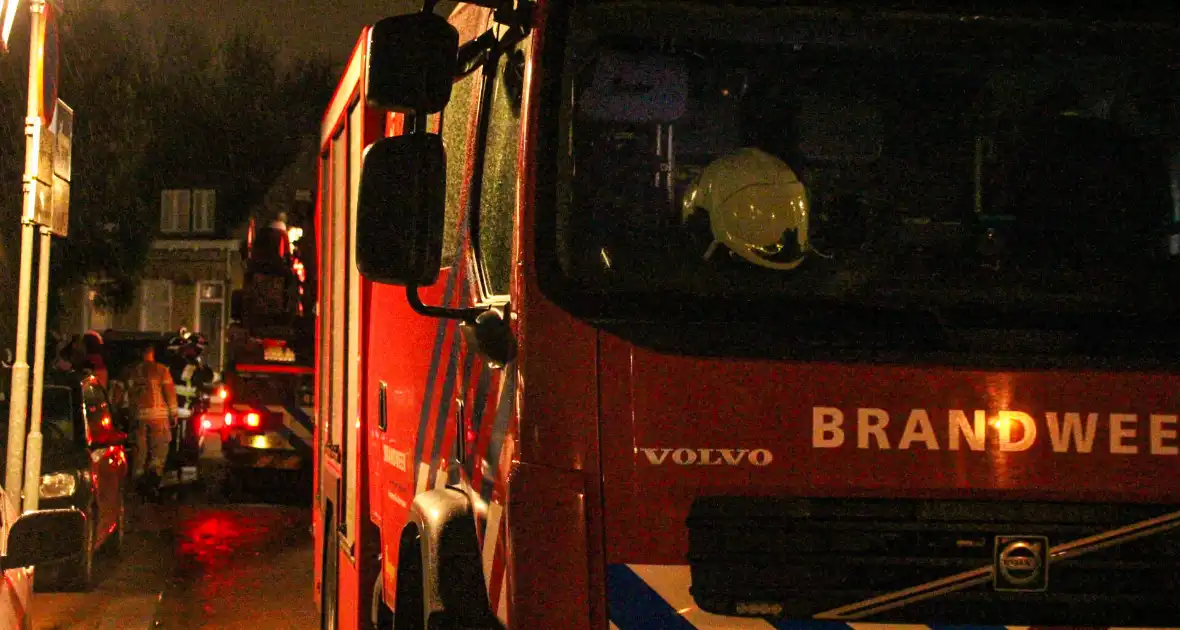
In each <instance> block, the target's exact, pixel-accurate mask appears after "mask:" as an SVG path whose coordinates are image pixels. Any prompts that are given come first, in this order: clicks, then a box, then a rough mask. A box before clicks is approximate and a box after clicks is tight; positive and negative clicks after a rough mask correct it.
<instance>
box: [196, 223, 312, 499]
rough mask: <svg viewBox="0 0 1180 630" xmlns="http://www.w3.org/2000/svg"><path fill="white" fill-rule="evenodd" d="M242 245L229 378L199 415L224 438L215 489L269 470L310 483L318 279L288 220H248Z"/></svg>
mask: <svg viewBox="0 0 1180 630" xmlns="http://www.w3.org/2000/svg"><path fill="white" fill-rule="evenodd" d="M309 218H310V217H309ZM308 240H310V239H308ZM307 249H308V250H310V249H311V248H307ZM245 250H246V256H245V258H246V269H245V274H244V275H245V277H244V281H243V287H242V289H241V291H240V292H235V296H234V302H235V309H234V311H235V314H236V315H237V317H236V318H235V319H236V321H235V322H234V324H233V325H231V326H230V327H229V328H228V333H229V335H228V337H229V339H228V342H227V344H226V350H227V355H228V357H227V358H228V361H227V363H226V370H225V379H224V384H223V385H222V386H220V387H218V388H216V390H215V391H214V392H212V395H211V399H210V401H209V405H208V409H207V410H206V412H205V413H204V414H203V416H202V417H201V420H200V427H201V430H202V431H204V432H206V433H212V432H216V433H218V434H219V437H220V438H221V441H220V444H221V453H222V455H223V456H224V458H225V463H226V466H225V467H224V469H223V470H219V471H217V472H218V473H220V474H222V476H221V481H220V482H219V483H213V484H211V485H210V489H211V490H212V491H214V492H215V493H218V492H223V491H225V492H229V493H231V494H232V493H233V491H234V490H235V489H236V488H238V487H239V486H240V485H241V484H242V483H244V482H245V481H246V478H247V477H254V476H257V475H258V474H260V473H263V472H264V471H282V472H284V473H293V474H292V475H289V476H292V477H294V479H293V480H292V481H299V480H302V482H304V483H305V482H306V480H307V479H308V477H309V476H310V474H311V471H312V465H313V461H312V460H313V459H314V458H313V455H312V432H313V430H314V421H313V419H312V418H313V414H314V410H313V399H314V378H315V377H314V371H315V368H314V367H313V363H314V336H315V332H314V331H315V316H314V313H312V312H310V311H311V309H310V306H311V305H313V304H314V302H313V300H312V294H313V291H314V285H313V284H312V283H309V282H306V280H307V278H306V272H305V270H304V262H303V260H304V259H306V258H308V256H307V254H306V253H305V252H304V251H303V250H304V247H301V246H300V245H297V244H295V243H293V242H292V239H290V238H289V236H288V226H287V225H286V223H285V222H283V221H275V222H272V223H271V224H269V225H266V226H259V225H256V223H255V221H253V220H251V222H250V226H249V230H248V232H247V238H246V243H245Z"/></svg>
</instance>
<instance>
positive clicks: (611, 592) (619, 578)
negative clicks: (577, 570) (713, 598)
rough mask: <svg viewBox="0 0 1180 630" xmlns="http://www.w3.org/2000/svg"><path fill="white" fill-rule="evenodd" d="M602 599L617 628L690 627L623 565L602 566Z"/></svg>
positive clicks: (671, 629) (687, 629) (684, 629)
mask: <svg viewBox="0 0 1180 630" xmlns="http://www.w3.org/2000/svg"><path fill="white" fill-rule="evenodd" d="M606 601H607V607H608V614H609V615H610V620H611V621H613V622H614V623H615V625H616V626H618V627H619V630H639V629H644V628H651V629H653V630H693V626H692V624H691V623H689V622H688V621H687V620H685V619H684V617H681V616H680V615H678V614H676V610H674V609H673V608H672V606H671V605H669V604H668V602H666V601H664V598H663V597H660V596H659V594H658V593H656V592H655V591H654V590H652V588H651V587H650V586H648V585H647V583H646V582H644V581H643V580H642V579H641V578H640V577H639V576H638V575H635V572H634V571H632V570H631V568H630V567H628V566H627V565H625V564H612V565H609V566H607V568H606Z"/></svg>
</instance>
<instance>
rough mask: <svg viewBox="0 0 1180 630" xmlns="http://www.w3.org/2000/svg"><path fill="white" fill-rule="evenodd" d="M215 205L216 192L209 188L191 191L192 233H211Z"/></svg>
mask: <svg viewBox="0 0 1180 630" xmlns="http://www.w3.org/2000/svg"><path fill="white" fill-rule="evenodd" d="M216 204H217V191H215V190H213V189H211V188H199V189H197V190H194V191H193V231H194V232H202V233H208V232H212V231H213V218H214V209H215V207H216Z"/></svg>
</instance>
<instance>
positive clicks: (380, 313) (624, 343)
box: [314, 3, 1180, 630]
mask: <svg viewBox="0 0 1180 630" xmlns="http://www.w3.org/2000/svg"><path fill="white" fill-rule="evenodd" d="M548 6H549V5H548V4H546V3H541V4H539V5H538V7H537V12H536V14H535V16H534V17H535V22H534V26H533V31H532V35H531V37H530V39H529V40H527V46H526V50H528V61H527V63H526V65H525V79H524V86H525V96H524V102H523V108H522V110H521V111H522V112H523V113H522V115H521V118H522V125H521V128H520V145H519V146H520V157H519V164H518V168H517V169H516V177H517V182H516V184H517V186H518V193H517V196H516V206H515V225H516V228H515V232H514V239H513V246H512V261H513V265H512V269H513V274H512V280H511V294H510V296H509V297H510V302H511V305H512V308H511V317H510V319H509V322H510V326H511V329H512V332H513V335H514V337H515V339H516V342H517V354H516V358H515V359H514V361H512V362H510V363H509V364H508V365H506V366H505V367H503V368H494V367H490V366H488V365H486V364H485V360H484V358H483V357H482V356H481V355H479V354H477V353H475V352H473V351H472V350H471V349H470V348H469V347H468V346H467V344H466V343H464V341H463V337H462V335H461V334H460V331H459V326H458V324H457V323H456V322H455V321H453V320H446V319H434V318H429V317H425V316H423V315H420V314H418V313H416V312H415V311H413V310H412V309H411V308H410V306H409V305H408V304H407V301H406V298H405V291H404V289H403V288H401V287H395V286H385V285H380V284H376V283H373V282H370V281H367V280H365V279H364V278H362V277H361V276H360V275H359V274H358V273H357V271H356V264H355V254H354V251H353V236H349V235H350V234H353V235H354V232H352V233H350V232H349V230H350V229H353V228H354V222H355V216H356V210H355V200H356V194H357V185H358V181H359V177H360V173H359V167H360V164H361V159H360V155H361V151H363V147H365V146H368V145H369V144H370V143H371V142H373V141H375V140H377V139H378V138H380V137H382V136H386V135H389V136H392V135H398V134H400V133H401V130H402V119H401V117H400V116H398V115H392V114H391V115H388V116H385V115H383V114H380V113H378V112H376V111H372V110H369V109H366V105H365V95H364V92H363V90H364V78H363V77H364V68H365V67H367V60H366V49H365V42H366V40H367V34H368V30H366V31H365V33H362V36H361V39H360V41H359V42H358V45H357V47H356V49H355V50H354V52H353V56H352V58H351V61H350V63H349V66H348V70H347V71H346V74H345V76H344V78H343V80H342V82H341V84H340V87H339V88H338V90H337V93H336V95H335V97H334V99H333V102H332V105H331V106H330V107H329V110H328V112H327V114H326V116H325V118H324V124H323V133H322V146H323V159H322V160H321V178H320V182H321V190H320V195H319V202H318V208H319V211H318V214H317V223H316V235H317V236H316V238H317V241H318V242H319V243H320V244H321V247H320V255H321V258H320V264H319V265H318V268H319V269H320V273H321V279H320V282H319V287H320V293H319V295H320V298H319V306H318V314H319V317H320V327H319V329H318V340H317V348H318V349H319V352H320V355H319V359H318V370H317V385H316V392H317V403H316V411H317V413H316V417H317V418H318V421H317V431H316V446H315V453H316V502H315V518H314V527H315V537H316V544H317V550H318V552H317V554H316V567H315V575H316V600H317V602H318V603H319V604H320V605H321V610H323V611H324V613H325V620H324V621H325V626H324V627H342V628H359V627H362V626H365V625H366V624H367V623H368V622H369V617H370V611H371V610H372V609H374V608H375V606H376V604H383V605H385V606H386V607H389V608H393V606H394V603H395V596H394V594H395V593H397V592H398V566H399V565H398V561H399V558H400V554H401V553H402V552H403V546H404V545H405V541H407V540H409V539H408V538H406V537H405V533H406V532H407V530H409V531H410V533H411V538H412V537H413V534H415V533H418V534H421V532H418V531H417V530H416V527H417V526H416V525H415V520H414V517H413V515H412V514H411V510H412V505H413V504H414V501H415V498H416V497H419V496H420V495H422V494H423V493H425V492H427V491H430V490H432V489H442V488H445V487H448V486H451V487H454V488H456V489H459V490H460V491H461V492H463V493H465V494H466V495H467V496H468V497H469V498H470V503H471V511H472V514H473V516H474V521H475V533H476V536H477V544H478V550H479V562H480V568H481V569H482V570H481V573H482V576H483V578H484V581H485V586H486V598H487V601H488V602H489V609H490V611H491V612H492V613H494V614H495V616H496V617H497V618H498V620H499V622H500V623H503V624H505V625H506V626H508V627H512V628H524V629H526V630H542V629H557V628H561V629H574V628H594V629H603V628H608V627H609V628H620V629H622V630H626V629H628V628H722V627H728V628H786V627H796V626H798V627H802V626H803V625H804V624H805V623H807V622H779V621H774V620H773V619H772V615H771V614H770V613H768V615H767V618H765V619H763V618H758V617H750V616H744V617H737V616H722V615H718V614H712V613H709V612H705V611H704V610H702V609H701V607H700V605H699V602H696V601H694V599H693V595H692V594H690V590H689V589H690V583H691V582H692V579H691V577H692V574H691V571H690V563H689V562H688V561H687V560H686V558H688V557H689V556H690V555H691V553H690V547H691V546H692V545H691V541H690V536H691V534H692V532H693V527H694V526H693V525H690V526H688V527H686V523H693V522H694V521H693V519H694V518H701V519H704V518H706V517H703V516H702V517H696V516H694V502H696V501H698V500H699V499H701V498H702V497H704V498H708V497H725V498H729V499H732V498H743V497H744V498H748V499H750V500H751V501H757V500H763V499H766V498H768V497H811V498H818V499H820V500H822V499H846V500H847V501H848V502H849V503H848V504H849V505H857V504H856V503H855V501H860V500H871V499H887V500H891V501H897V502H901V501H915V502H920V501H930V502H933V503H932V504H938V502H940V501H950V500H974V501H980V502H984V503H983V505H985V506H986V505H990V504H993V503H994V504H995V505H997V506H999V505H1000V504H1001V503H1002V504H1004V505H1005V506H1010V505H1013V504H1016V505H1020V504H1027V505H1052V504H1060V503H1065V504H1071V505H1075V506H1076V505H1082V506H1085V505H1088V504H1097V503H1101V504H1116V503H1117V504H1121V503H1130V504H1140V505H1165V504H1168V503H1180V475H1178V474H1177V453H1178V451H1180V439H1178V437H1177V434H1178V432H1180V424H1178V422H1177V414H1178V413H1180V376H1178V375H1176V374H1172V373H1142V372H1113V371H1111V372H1099V371H1090V370H1080V369H1075V370H1047V369H1046V370H984V369H963V368H955V367H950V366H942V367H938V366H936V367H927V366H906V365H901V364H897V365H891V364H880V363H877V364H869V363H836V362H818V363H817V362H803V361H795V362H791V361H782V360H769V359H753V358H749V359H747V358H740V357H725V358H709V357H701V356H683V355H678V354H676V353H674V352H664V351H659V350H655V349H651V348H647V347H644V346H642V345H641V344H637V343H635V342H633V341H628V340H626V339H624V338H622V337H621V336H618V335H615V334H613V333H611V332H608V331H607V330H605V329H600V328H597V327H595V326H592V325H590V324H588V323H587V322H586V321H584V320H583V319H580V318H577V317H575V316H573V315H572V314H570V313H569V312H567V311H566V310H564V309H563V308H561V307H560V306H558V305H557V304H556V303H555V302H554V301H553V300H552V299H550V297H549V296H548V295H546V293H545V292H543V291H542V289H541V287H540V285H539V284H538V279H537V264H538V263H537V260H536V255H537V254H536V234H535V231H534V230H535V226H536V225H537V221H536V216H535V208H534V204H533V203H532V201H531V200H533V199H534V197H535V195H536V168H537V166H536V165H537V151H538V148H537V146H538V142H537V138H536V134H538V133H539V129H540V125H538V116H539V115H540V113H539V108H538V106H537V102H538V101H539V99H540V98H541V96H540V81H538V80H537V77H538V73H540V72H542V71H543V70H542V69H541V68H540V66H539V65H538V62H537V60H538V59H539V58H540V56H541V55H542V54H543V53H542V51H544V50H545V48H544V47H545V46H546V42H545V36H546V28H545V21H546V16H547V12H548ZM490 13H491V12H490V11H489V10H487V9H484V8H479V7H475V6H472V5H460V7H459V8H458V9H457V10H456V11H455V12H454V13H453V14H452V16H451V18H450V20H451V22H452V23H453V24H455V25H456V26H457V28H458V29H459V32H460V41H461V42H464V41H469V40H471V39H473V38H474V37H475V36H477V35H478V34H479V33H482V32H483V31H484V30H485V29H486V28H487V27H488V25H489V20H490V17H491V16H490ZM474 92H475V95H476V96H478V90H475V91H474ZM473 101H474V102H473V103H472V104H471V106H470V107H468V108H467V111H469V112H474V111H475V110H476V109H477V106H476V103H478V101H477V100H475V99H473ZM453 104H454V101H452V106H453ZM350 108H357V109H356V111H358V112H359V113H358V114H356V115H355V116H350V114H349V112H350V111H352V110H351V109H350ZM444 116H445V112H444ZM431 120H432V124H433V125H437V120H436V119H435V118H434V117H432V118H431ZM350 121H351V122H350ZM357 123H359V124H360V129H359V130H353V129H352V128H351V127H349V124H357ZM433 128H434V129H437V126H435V127H433ZM342 131H343V132H345V134H346V135H350V136H351V137H352V138H353V140H354V141H355V140H361V141H362V144H360V145H356V144H355V142H354V145H353V146H344V145H341V144H339V141H334V140H333V138H336V137H340V136H338V134H340V133H341V132H342ZM474 131H475V122H474V117H473V118H472V120H471V122H470V123H469V133H472V134H473V133H474ZM334 142H335V143H334ZM472 144H474V143H472ZM473 159H474V149H473V150H472V151H470V152H469V155H468V156H467V162H466V167H465V170H464V172H465V174H466V176H467V177H470V175H471V168H472V166H471V165H472V161H473ZM341 160H344V161H345V162H346V164H345V165H344V166H346V168H345V167H343V166H340V161H341ZM341 175H343V177H344V178H345V180H344V183H342V184H338V181H340V180H339V177H341ZM338 186H344V187H345V188H344V190H345V191H346V192H338ZM465 190H466V189H465ZM465 194H466V192H464V195H465ZM459 206H460V207H465V203H464V202H463V200H460V203H459ZM459 220H460V221H463V220H464V218H463V217H460V219H459ZM452 227H453V226H448V229H451V228H452ZM462 242H463V246H462V247H461V248H460V251H461V252H462V253H461V257H460V258H459V260H458V263H457V264H456V265H455V266H453V267H446V268H444V269H443V271H442V273H441V275H440V276H439V279H438V281H437V282H436V283H435V284H433V285H432V286H429V287H422V292H421V295H422V300H423V302H424V303H426V304H437V305H444V306H452V307H460V306H471V305H478V304H485V303H496V300H489V299H488V297H487V296H484V295H482V293H481V289H480V286H479V284H478V283H477V282H475V281H474V279H473V277H472V276H471V274H470V273H469V272H468V270H469V269H470V268H471V266H472V261H471V259H470V256H472V255H473V254H472V248H471V247H470V246H469V244H468V243H466V241H462ZM347 292H351V296H350V297H349V296H348V293H347ZM459 417H462V418H463V426H464V427H466V435H464V436H463V438H464V439H463V440H462V442H463V447H464V449H465V452H466V454H467V456H466V458H465V464H464V465H463V466H462V468H461V469H459V467H457V466H456V465H455V464H454V462H455V459H454V457H455V453H456V451H457V449H458V448H459V447H458V445H457V440H456V438H457V436H456V430H457V426H459V424H458V423H457V422H456V419H457V418H459ZM382 419H384V420H382ZM383 423H384V427H383V426H382V424H383ZM350 470H351V476H350V473H349V471H350ZM350 501H351V502H352V503H351V507H347V508H345V507H342V504H345V505H347V504H348V503H349V502H350ZM765 509H766V510H769V512H767V513H768V514H772V515H773V513H774V510H776V509H779V508H777V507H773V506H772V507H766V508H765ZM782 509H784V510H785V509H786V508H782ZM997 509H999V508H997ZM1061 509H1066V508H1061ZM723 511H724V510H722V512H723ZM985 511H986V510H985ZM734 518H739V517H738V516H734ZM740 518H747V517H744V516H743V517H740ZM883 518H884V517H883ZM748 519H749V522H752V521H753V520H756V518H755V517H754V516H749V517H748ZM342 521H348V522H347V523H346V527H345V529H346V532H338V531H336V530H337V529H338V528H339V527H340V523H341V522H342ZM749 522H747V523H746V524H747V525H749ZM1120 524H1123V525H1126V524H1129V523H1120ZM699 527H701V528H704V527H705V526H704V525H701V526H699ZM1030 528H1031V529H1032V530H1033V531H1023V530H1021V531H1015V532H1010V533H1016V534H1037V533H1038V532H1037V531H1035V530H1036V527H1032V526H1030ZM701 531H703V529H702V530H701ZM1063 540H1064V539H1063ZM1052 542H1053V543H1054V544H1056V543H1057V542H1059V541H1058V540H1057V539H1053V541H1052ZM988 544H989V545H990V541H989V542H988ZM378 554H380V556H381V558H382V560H381V561H380V562H378V560H377V557H378ZM990 561H991V558H990V556H989V557H982V559H980V560H979V561H978V562H976V563H975V564H974V565H972V566H973V567H976V566H983V567H987V566H990V564H989V562H990ZM954 572H955V571H954V570H947V571H945V572H944V573H946V574H950V573H954ZM374 584H378V585H379V588H377V589H374V588H373V586H374ZM907 586H917V584H916V583H915V584H910V585H907ZM713 588H721V587H718V586H716V585H714V586H713ZM722 590H723V589H722ZM374 597H376V598H378V599H380V600H382V601H380V602H374V599H373V598H374ZM856 599H857V598H853V600H851V601H847V602H844V603H852V602H853V601H856ZM608 602H609V603H608ZM758 603H759V602H747V604H748V605H755V604H758ZM333 611H334V612H333ZM908 621H909V622H910V623H926V624H932V623H933V622H934V621H937V620H936V619H934V620H932V619H910V620H908ZM831 623H835V625H832V626H828V627H833V628H847V627H849V626H848V625H846V624H845V623H844V622H842V621H837V622H831ZM870 625H873V624H864V623H857V624H856V625H855V627H856V628H862V627H869V626H870ZM882 627H883V626H882ZM894 627H896V626H894ZM993 627H994V626H993Z"/></svg>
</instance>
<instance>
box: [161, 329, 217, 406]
mask: <svg viewBox="0 0 1180 630" xmlns="http://www.w3.org/2000/svg"><path fill="white" fill-rule="evenodd" d="M208 345H209V344H208V341H207V340H206V339H205V336H204V335H202V334H201V333H190V332H188V331H186V330H184V329H183V328H182V329H181V331H180V334H179V335H177V336H176V337H173V338H172V340H171V341H170V342H169V344H168V348H169V349H170V350H172V360H171V361H170V362H169V365H168V369H169V371H170V372H171V373H172V380H173V381H174V382H175V383H176V397H177V399H178V401H177V402H178V403H179V409H178V413H179V416H180V420H181V421H185V420H188V419H189V418H190V417H192V414H193V407H194V406H195V405H196V404H197V402H198V401H199V400H200V399H201V390H202V389H203V388H204V387H205V385H207V384H208V383H210V382H212V381H213V377H214V374H213V369H212V368H210V367H209V366H208V365H206V364H205V361H204V356H202V355H203V354H204V352H205V348H206V347H207V346H208Z"/></svg>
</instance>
